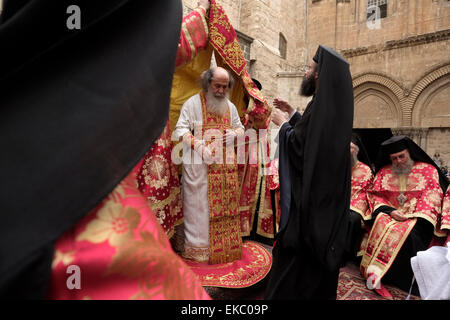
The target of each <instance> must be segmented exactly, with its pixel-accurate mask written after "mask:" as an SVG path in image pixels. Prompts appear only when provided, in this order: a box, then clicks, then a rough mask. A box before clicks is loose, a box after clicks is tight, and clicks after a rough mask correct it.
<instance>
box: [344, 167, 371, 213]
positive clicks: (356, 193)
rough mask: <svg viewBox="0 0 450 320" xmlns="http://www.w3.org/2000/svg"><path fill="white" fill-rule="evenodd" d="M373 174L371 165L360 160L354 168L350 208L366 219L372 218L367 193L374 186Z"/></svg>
mask: <svg viewBox="0 0 450 320" xmlns="http://www.w3.org/2000/svg"><path fill="white" fill-rule="evenodd" d="M372 183H373V174H372V170H370V168H369V166H368V165H366V164H364V163H362V162H360V161H358V162H357V163H356V165H355V166H354V167H353V168H352V185H351V197H350V209H352V210H353V211H355V212H357V213H359V215H360V216H361V218H362V219H363V220H364V221H367V220H370V219H371V218H372V214H371V211H370V210H369V202H368V201H369V200H368V198H367V193H368V192H369V190H370V189H371V188H372Z"/></svg>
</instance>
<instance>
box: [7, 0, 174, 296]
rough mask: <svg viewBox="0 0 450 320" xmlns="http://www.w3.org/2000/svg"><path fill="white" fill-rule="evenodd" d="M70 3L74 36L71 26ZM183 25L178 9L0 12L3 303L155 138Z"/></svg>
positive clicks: (59, 4) (39, 6) (129, 0)
mask: <svg viewBox="0 0 450 320" xmlns="http://www.w3.org/2000/svg"><path fill="white" fill-rule="evenodd" d="M71 5H78V6H79V7H80V9H81V29H80V30H77V29H74V30H70V29H69V28H68V27H67V23H66V22H67V19H68V18H69V14H67V13H66V12H67V8H68V7H69V6H71ZM181 17H182V12H181V3H180V1H148V0H96V1H86V0H57V1H54V0H28V1H27V0H19V1H11V0H7V1H6V2H5V3H4V8H3V13H2V21H1V24H0V43H1V46H2V50H1V53H0V55H1V57H0V87H1V88H2V93H1V95H0V106H1V116H0V145H1V148H2V157H1V160H0V163H1V165H0V171H1V172H0V176H1V177H2V178H1V179H0V192H1V194H2V200H1V201H0V212H1V218H2V223H1V224H0V296H1V294H2V290H3V289H4V288H5V284H7V283H9V282H11V281H12V279H13V278H14V277H17V274H18V273H21V274H26V272H23V270H24V269H25V268H26V267H27V266H30V265H31V264H32V263H34V262H35V261H36V259H37V257H38V256H39V254H40V252H42V251H43V250H44V251H45V249H43V248H45V247H47V248H48V246H50V245H51V244H52V243H53V241H55V240H56V239H57V238H58V237H59V236H60V235H61V234H63V233H64V232H65V231H66V230H68V229H69V228H70V227H72V226H73V225H74V224H75V223H76V222H77V221H79V220H80V219H81V218H82V217H83V216H84V215H86V214H87V213H88V212H89V211H90V210H91V209H93V208H94V207H95V206H96V205H97V204H98V203H100V201H102V200H103V199H104V198H105V197H106V196H107V195H108V194H109V193H110V192H111V191H112V190H113V189H114V187H115V186H116V185H117V184H118V183H119V182H120V181H121V180H122V179H123V178H124V177H125V176H126V175H127V174H128V173H129V172H130V171H131V170H132V168H133V167H134V166H135V165H136V164H137V162H138V161H139V160H140V159H141V158H142V157H143V156H144V155H145V153H146V152H147V151H148V150H149V148H150V146H151V145H152V143H153V141H154V140H155V139H156V138H157V137H158V136H159V135H160V134H161V132H162V129H163V128H164V125H165V124H166V121H167V117H168V111H169V101H170V91H171V87H172V77H173V71H174V68H175V58H176V52H177V45H178V41H179V34H180V27H181ZM50 258H51V256H50ZM17 290H19V288H17Z"/></svg>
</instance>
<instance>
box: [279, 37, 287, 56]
mask: <svg viewBox="0 0 450 320" xmlns="http://www.w3.org/2000/svg"><path fill="white" fill-rule="evenodd" d="M278 49H279V50H280V56H281V57H282V58H283V59H286V54H287V41H286V38H285V37H284V36H283V34H282V33H281V32H280V43H279V47H278Z"/></svg>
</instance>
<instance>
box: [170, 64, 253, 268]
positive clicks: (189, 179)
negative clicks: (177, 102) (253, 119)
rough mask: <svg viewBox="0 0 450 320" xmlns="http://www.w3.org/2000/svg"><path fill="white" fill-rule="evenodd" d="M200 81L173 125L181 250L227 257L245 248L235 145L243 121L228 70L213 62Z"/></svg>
mask: <svg viewBox="0 0 450 320" xmlns="http://www.w3.org/2000/svg"><path fill="white" fill-rule="evenodd" d="M201 81H202V91H201V92H200V93H199V94H196V95H194V96H192V97H191V98H189V99H188V100H187V101H186V102H185V103H184V104H183V106H182V108H181V112H180V118H179V119H178V122H177V124H176V127H175V131H174V136H175V139H177V140H181V139H182V141H183V174H182V180H181V181H182V194H183V211H184V235H185V243H184V250H183V253H182V256H183V257H184V258H187V259H193V260H195V261H202V262H206V261H208V262H209V263H210V264H216V263H226V262H231V261H234V260H237V259H240V258H241V254H242V239H241V235H240V218H239V206H238V200H239V194H238V193H239V182H238V171H237V161H236V160H237V157H236V154H235V152H236V149H235V148H234V146H235V142H236V141H237V137H238V136H242V135H243V134H244V127H243V125H242V123H241V121H240V118H239V114H238V111H237V109H236V107H235V105H234V104H233V103H232V102H231V101H230V100H229V99H228V96H229V91H230V89H231V87H232V84H233V78H232V76H231V75H230V73H229V72H228V71H227V70H226V69H224V68H221V67H217V68H212V69H209V70H206V71H205V72H203V74H202V76H201ZM230 151H231V157H230Z"/></svg>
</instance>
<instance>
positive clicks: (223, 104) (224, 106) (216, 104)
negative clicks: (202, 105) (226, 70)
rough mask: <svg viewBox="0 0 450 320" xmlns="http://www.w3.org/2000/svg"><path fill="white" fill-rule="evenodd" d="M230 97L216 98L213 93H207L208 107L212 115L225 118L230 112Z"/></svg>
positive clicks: (227, 95)
mask: <svg viewBox="0 0 450 320" xmlns="http://www.w3.org/2000/svg"><path fill="white" fill-rule="evenodd" d="M228 97H229V94H228V93H227V94H225V96H224V97H223V98H220V97H216V96H215V95H214V94H213V93H212V92H211V91H208V92H207V93H206V107H207V108H208V111H209V112H211V113H212V114H215V115H218V116H220V117H223V116H224V115H225V113H226V112H227V110H228V108H229V107H228Z"/></svg>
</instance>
